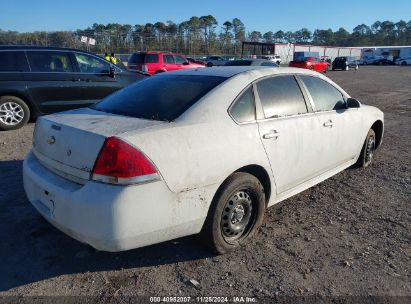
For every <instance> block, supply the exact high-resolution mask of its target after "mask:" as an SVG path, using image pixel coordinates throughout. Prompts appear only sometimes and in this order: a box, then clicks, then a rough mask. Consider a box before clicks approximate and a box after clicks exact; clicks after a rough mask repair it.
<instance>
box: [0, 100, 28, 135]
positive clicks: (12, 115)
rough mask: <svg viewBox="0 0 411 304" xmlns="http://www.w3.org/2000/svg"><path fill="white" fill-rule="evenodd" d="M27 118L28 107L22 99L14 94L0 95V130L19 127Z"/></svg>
mask: <svg viewBox="0 0 411 304" xmlns="http://www.w3.org/2000/svg"><path fill="white" fill-rule="evenodd" d="M29 118H30V109H29V107H28V106H27V104H26V103H25V102H24V101H23V100H21V99H20V98H18V97H15V96H2V97H0V130H2V131H9V130H15V129H19V128H21V127H22V126H24V125H25V124H26V123H27V122H28V121H29Z"/></svg>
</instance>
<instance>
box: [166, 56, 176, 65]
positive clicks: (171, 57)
mask: <svg viewBox="0 0 411 304" xmlns="http://www.w3.org/2000/svg"><path fill="white" fill-rule="evenodd" d="M164 63H168V64H174V57H173V55H164Z"/></svg>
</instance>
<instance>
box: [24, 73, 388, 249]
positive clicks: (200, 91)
mask: <svg viewBox="0 0 411 304" xmlns="http://www.w3.org/2000/svg"><path fill="white" fill-rule="evenodd" d="M382 137H383V113H382V112H381V111H380V110H378V109H377V108H374V107H371V106H366V105H363V104H360V102H358V101H357V100H355V99H353V98H350V96H349V95H348V94H347V93H346V92H345V91H344V90H343V89H342V88H340V87H339V86H338V85H337V84H335V83H334V82H332V81H331V80H330V79H328V78H327V77H325V76H323V75H321V74H319V73H316V72H311V71H309V70H304V69H293V68H279V69H272V68H267V67H257V68H256V67H222V68H210V69H193V70H185V71H178V72H171V73H164V74H161V75H156V76H153V77H151V78H149V79H147V80H144V81H141V82H138V83H136V84H133V85H131V86H129V87H127V88H125V89H123V90H121V91H119V92H117V93H115V94H113V95H110V96H108V97H107V98H105V99H104V100H102V101H101V102H99V103H98V104H96V105H94V106H93V107H91V108H83V109H77V110H73V111H68V112H62V113H57V114H52V115H48V116H44V117H40V118H39V119H38V120H37V124H36V128H35V132H34V140H33V148H32V150H31V152H30V153H29V154H28V155H27V157H26V159H25V161H24V169H23V177H24V188H25V191H26V194H27V197H28V199H29V200H30V202H31V203H32V204H33V205H34V207H35V208H36V209H37V210H38V212H40V213H41V215H42V216H43V217H44V218H45V219H46V220H47V221H49V222H50V223H52V224H53V225H54V226H56V227H57V228H58V229H60V230H62V231H64V232H65V233H67V234H68V235H70V236H72V237H73V238H75V239H77V240H79V241H81V242H84V243H88V244H90V245H91V246H93V247H95V248H97V249H99V250H105V251H121V250H128V249H132V248H137V247H141V246H146V245H150V244H154V243H158V242H162V241H166V240H170V239H174V238H177V237H182V236H186V235H191V234H196V233H201V235H202V239H203V240H204V241H205V242H206V243H207V244H208V245H209V246H210V247H211V248H212V249H213V250H214V251H215V252H217V253H225V252H229V251H232V250H234V249H236V248H238V246H239V245H241V244H243V243H244V242H245V241H246V240H247V239H249V238H250V237H252V236H253V235H254V234H255V233H256V230H257V229H258V227H259V226H260V225H261V223H262V221H263V216H264V212H265V209H266V207H269V206H271V205H274V204H276V203H278V202H280V201H282V200H284V199H286V198H288V197H290V196H292V195H294V194H297V193H299V192H301V191H303V190H305V189H307V188H309V187H311V186H313V185H315V184H317V183H319V182H321V181H323V180H325V179H327V178H329V177H331V176H333V175H335V174H337V173H338V172H340V171H342V170H344V169H345V168H347V167H350V166H352V165H354V164H356V165H358V166H360V167H366V166H367V165H368V164H370V162H371V160H372V158H373V155H374V152H375V150H376V148H377V147H379V146H380V144H381V141H382Z"/></svg>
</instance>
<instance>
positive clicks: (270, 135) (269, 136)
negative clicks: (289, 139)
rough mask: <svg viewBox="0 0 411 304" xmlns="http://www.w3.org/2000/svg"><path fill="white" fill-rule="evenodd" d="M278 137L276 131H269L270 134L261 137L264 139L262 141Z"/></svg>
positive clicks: (278, 134)
mask: <svg viewBox="0 0 411 304" xmlns="http://www.w3.org/2000/svg"><path fill="white" fill-rule="evenodd" d="M279 136H280V133H279V132H277V130H271V131H270V132H268V133H265V134H264V135H263V138H264V139H271V138H273V139H277V138H278V137H279Z"/></svg>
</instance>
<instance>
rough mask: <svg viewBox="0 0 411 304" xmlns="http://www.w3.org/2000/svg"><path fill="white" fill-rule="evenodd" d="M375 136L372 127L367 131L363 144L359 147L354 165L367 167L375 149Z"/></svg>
mask: <svg viewBox="0 0 411 304" xmlns="http://www.w3.org/2000/svg"><path fill="white" fill-rule="evenodd" d="M376 147H377V146H376V137H375V132H374V130H373V129H370V130H369V131H368V134H367V137H366V139H365V142H364V145H363V147H362V149H361V153H360V157H359V158H358V160H357V163H356V167H359V168H365V167H368V166H369V165H370V164H371V162H372V160H373V157H374V154H375V149H376Z"/></svg>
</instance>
